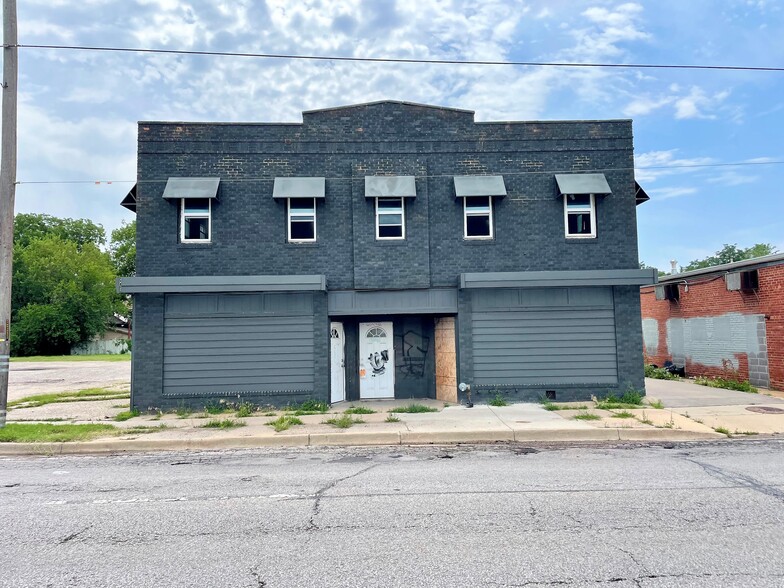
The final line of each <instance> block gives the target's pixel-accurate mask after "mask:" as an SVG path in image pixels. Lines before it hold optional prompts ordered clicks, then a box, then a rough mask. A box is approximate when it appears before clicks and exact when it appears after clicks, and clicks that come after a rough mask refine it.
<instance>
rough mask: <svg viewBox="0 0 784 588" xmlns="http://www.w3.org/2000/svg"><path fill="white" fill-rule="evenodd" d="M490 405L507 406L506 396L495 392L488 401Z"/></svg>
mask: <svg viewBox="0 0 784 588" xmlns="http://www.w3.org/2000/svg"><path fill="white" fill-rule="evenodd" d="M487 404H489V405H490V406H509V403H508V402H507V401H506V398H504V397H503V396H501V395H500V394H496V395H495V396H493V397H492V398H491V399H490V400H489V401H488V403H487Z"/></svg>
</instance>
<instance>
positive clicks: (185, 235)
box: [180, 198, 212, 243]
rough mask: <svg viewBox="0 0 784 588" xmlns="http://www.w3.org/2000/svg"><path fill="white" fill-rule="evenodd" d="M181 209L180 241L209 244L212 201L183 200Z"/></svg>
mask: <svg viewBox="0 0 784 588" xmlns="http://www.w3.org/2000/svg"><path fill="white" fill-rule="evenodd" d="M180 209H181V214H180V241H181V242H182V243H209V242H210V225H211V221H212V219H211V216H212V199H210V198H183V199H182V200H181V208H180Z"/></svg>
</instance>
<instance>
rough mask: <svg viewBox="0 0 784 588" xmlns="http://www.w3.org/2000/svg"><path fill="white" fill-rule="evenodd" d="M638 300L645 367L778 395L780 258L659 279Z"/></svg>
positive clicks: (781, 371) (782, 327)
mask: <svg viewBox="0 0 784 588" xmlns="http://www.w3.org/2000/svg"><path fill="white" fill-rule="evenodd" d="M640 299H641V306H642V323H643V339H644V347H645V349H644V351H645V358H646V363H654V364H656V365H659V366H661V365H663V364H664V362H665V361H668V360H669V361H671V362H672V363H674V364H675V365H677V366H678V367H685V368H686V374H687V375H688V376H698V375H708V376H718V375H722V373H724V372H726V370H728V369H735V370H738V372H739V373H740V376H741V377H742V378H743V379H748V380H749V381H750V382H751V383H752V384H754V385H755V386H762V387H769V388H774V389H777V390H784V254H775V255H767V256H765V257H757V258H755V259H749V260H745V261H739V262H735V263H729V264H725V265H717V266H713V267H710V268H704V269H699V270H694V271H691V272H684V273H681V274H673V275H670V276H662V277H661V278H659V284H658V285H656V286H643V287H642V288H641V289H640Z"/></svg>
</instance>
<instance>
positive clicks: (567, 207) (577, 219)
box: [563, 194, 596, 239]
mask: <svg viewBox="0 0 784 588" xmlns="http://www.w3.org/2000/svg"><path fill="white" fill-rule="evenodd" d="M563 198H564V228H565V230H566V237H567V238H570V239H592V238H595V237H596V196H595V195H594V194H564V197H563Z"/></svg>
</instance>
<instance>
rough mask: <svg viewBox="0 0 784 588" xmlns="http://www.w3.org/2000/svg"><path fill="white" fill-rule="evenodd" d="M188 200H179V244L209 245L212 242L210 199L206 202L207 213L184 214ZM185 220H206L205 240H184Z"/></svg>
mask: <svg viewBox="0 0 784 588" xmlns="http://www.w3.org/2000/svg"><path fill="white" fill-rule="evenodd" d="M188 200H190V199H189V198H181V199H180V243H211V242H212V198H206V200H207V212H189V213H188V214H185V202H186V201H188ZM186 218H206V219H207V238H206V239H186V238H185V219H186Z"/></svg>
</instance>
